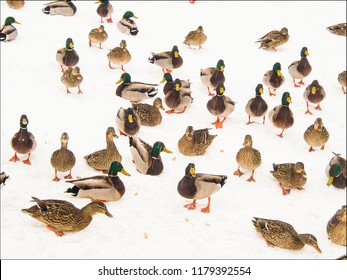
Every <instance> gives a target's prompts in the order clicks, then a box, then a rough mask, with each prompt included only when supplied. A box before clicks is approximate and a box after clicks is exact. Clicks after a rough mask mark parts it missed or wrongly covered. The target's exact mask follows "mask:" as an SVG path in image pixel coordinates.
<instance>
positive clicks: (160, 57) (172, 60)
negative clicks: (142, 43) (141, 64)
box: [148, 46, 183, 73]
mask: <svg viewBox="0 0 347 280" xmlns="http://www.w3.org/2000/svg"><path fill="white" fill-rule="evenodd" d="M148 61H149V62H150V63H153V64H155V65H158V66H159V67H161V68H162V70H163V73H165V72H169V73H171V72H172V70H173V69H177V68H179V67H181V66H182V64H183V59H182V57H181V56H180V55H179V51H178V48H177V46H173V48H172V50H171V51H167V52H160V53H152V56H150V57H149V58H148Z"/></svg>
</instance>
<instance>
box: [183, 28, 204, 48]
mask: <svg viewBox="0 0 347 280" xmlns="http://www.w3.org/2000/svg"><path fill="white" fill-rule="evenodd" d="M206 40H207V36H206V35H205V34H204V29H203V28H202V26H201V25H200V26H199V27H198V28H197V29H196V30H193V31H190V32H189V33H188V35H187V36H186V37H185V39H184V42H183V44H186V45H188V47H189V48H190V49H191V45H192V46H199V49H202V47H201V45H202V44H203V43H205V42H206Z"/></svg>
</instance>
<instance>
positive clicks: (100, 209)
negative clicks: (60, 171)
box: [22, 197, 113, 236]
mask: <svg viewBox="0 0 347 280" xmlns="http://www.w3.org/2000/svg"><path fill="white" fill-rule="evenodd" d="M32 199H33V201H32V202H35V203H36V205H35V206H32V207H30V208H27V209H22V212H23V213H25V214H28V215H29V216H31V217H33V218H34V219H36V220H38V221H40V222H42V223H44V224H46V227H47V228H48V229H49V230H51V231H53V232H54V233H55V234H56V235H57V236H63V235H64V232H65V231H70V232H73V231H80V230H82V229H85V228H86V227H87V226H88V225H89V224H90V222H91V221H92V219H93V216H94V215H95V214H105V215H106V216H108V217H110V218H112V217H113V216H112V214H111V213H110V212H108V210H107V207H106V205H105V204H104V203H103V202H91V203H89V204H87V205H86V206H84V207H83V208H81V209H78V208H77V207H75V206H74V205H73V204H72V203H70V202H68V201H65V200H56V199H47V200H41V199H38V198H36V197H32Z"/></svg>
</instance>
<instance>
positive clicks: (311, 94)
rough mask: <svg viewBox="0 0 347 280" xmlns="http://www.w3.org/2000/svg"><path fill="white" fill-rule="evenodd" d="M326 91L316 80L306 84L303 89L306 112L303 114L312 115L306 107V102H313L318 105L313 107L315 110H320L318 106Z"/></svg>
mask: <svg viewBox="0 0 347 280" xmlns="http://www.w3.org/2000/svg"><path fill="white" fill-rule="evenodd" d="M325 96H326V93H325V90H324V88H323V87H322V86H321V85H320V84H319V83H318V81H317V80H313V81H312V83H311V84H310V85H308V86H307V87H306V89H305V91H304V99H305V101H306V108H307V110H306V112H305V114H310V115H312V113H311V111H310V110H309V109H308V103H309V102H310V103H314V104H317V103H318V105H317V106H316V107H314V108H315V109H316V110H322V109H321V107H320V102H322V101H323V99H324V98H325Z"/></svg>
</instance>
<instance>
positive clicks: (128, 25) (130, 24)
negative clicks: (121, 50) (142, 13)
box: [117, 11, 139, 36]
mask: <svg viewBox="0 0 347 280" xmlns="http://www.w3.org/2000/svg"><path fill="white" fill-rule="evenodd" d="M131 18H138V17H137V16H135V15H134V13H133V12H132V11H127V12H125V13H124V15H123V18H122V19H121V20H119V21H118V22H117V27H118V29H119V31H120V32H122V33H124V34H127V35H133V36H135V35H137V33H139V30H138V28H137V25H136V23H135V21H134V20H132V19H131Z"/></svg>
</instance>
